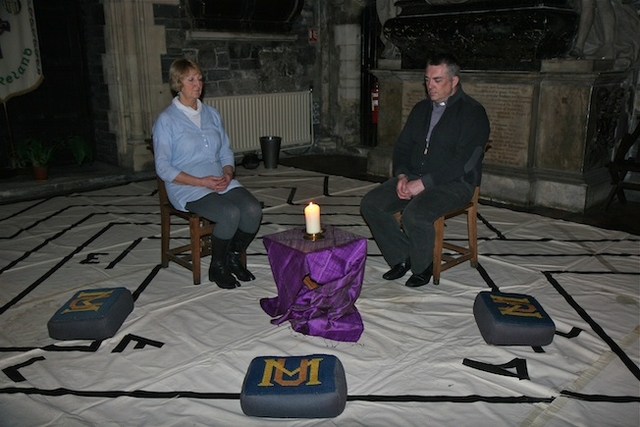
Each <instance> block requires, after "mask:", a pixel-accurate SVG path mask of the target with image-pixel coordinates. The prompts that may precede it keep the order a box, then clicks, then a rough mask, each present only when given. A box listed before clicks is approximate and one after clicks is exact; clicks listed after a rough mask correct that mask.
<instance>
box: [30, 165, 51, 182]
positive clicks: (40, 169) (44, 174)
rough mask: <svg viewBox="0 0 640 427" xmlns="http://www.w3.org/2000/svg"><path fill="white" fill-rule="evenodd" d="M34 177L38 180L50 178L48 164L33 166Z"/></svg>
mask: <svg viewBox="0 0 640 427" xmlns="http://www.w3.org/2000/svg"><path fill="white" fill-rule="evenodd" d="M32 170H33V178H34V179H35V180H36V181H46V180H47V179H49V168H48V167H47V166H33V168H32Z"/></svg>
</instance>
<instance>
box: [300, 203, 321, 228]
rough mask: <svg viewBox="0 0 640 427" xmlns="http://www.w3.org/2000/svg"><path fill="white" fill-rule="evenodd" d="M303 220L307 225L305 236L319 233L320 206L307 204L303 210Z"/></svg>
mask: <svg viewBox="0 0 640 427" xmlns="http://www.w3.org/2000/svg"><path fill="white" fill-rule="evenodd" d="M304 220H305V222H306V224H307V234H317V233H319V232H320V231H321V228H320V206H318V205H315V204H313V202H311V203H309V204H308V205H307V207H306V208H304Z"/></svg>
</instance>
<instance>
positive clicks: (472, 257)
mask: <svg viewBox="0 0 640 427" xmlns="http://www.w3.org/2000/svg"><path fill="white" fill-rule="evenodd" d="M479 196H480V187H476V189H475V191H474V192H473V197H472V198H471V201H470V202H469V203H468V204H467V205H466V206H463V207H461V208H459V209H456V210H454V211H451V212H448V213H446V214H445V215H443V216H441V217H440V218H438V219H437V220H435V222H434V223H433V225H434V227H435V229H436V239H435V242H434V245H433V284H434V285H438V284H439V283H440V273H442V272H443V271H445V270H448V269H450V268H451V267H454V266H456V265H458V264H461V263H463V262H465V261H470V262H471V267H473V268H476V267H478V224H477V218H478V197H479ZM458 215H466V216H467V239H468V241H469V245H468V247H464V246H460V245H455V244H453V243H450V242H446V241H445V240H444V227H445V221H446V220H447V219H449V218H453V217H455V216H458ZM445 249H447V250H448V251H451V253H445V251H444V250H445Z"/></svg>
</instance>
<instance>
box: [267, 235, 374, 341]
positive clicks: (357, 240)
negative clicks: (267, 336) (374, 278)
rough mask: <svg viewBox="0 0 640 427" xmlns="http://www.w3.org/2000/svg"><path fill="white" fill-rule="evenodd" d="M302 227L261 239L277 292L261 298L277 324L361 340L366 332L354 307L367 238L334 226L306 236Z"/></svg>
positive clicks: (362, 268)
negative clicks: (319, 236) (317, 235)
mask: <svg viewBox="0 0 640 427" xmlns="http://www.w3.org/2000/svg"><path fill="white" fill-rule="evenodd" d="M304 236H305V231H304V229H302V228H295V229H291V230H286V231H282V232H279V233H275V234H270V235H266V236H264V237H263V243H264V245H265V247H266V248H267V255H268V257H269V264H270V265H271V271H272V273H273V277H274V279H275V282H276V287H277V291H278V295H277V296H276V297H273V298H263V299H261V300H260V306H261V307H262V309H263V310H264V311H265V312H266V313H267V314H269V315H270V316H271V317H273V318H274V319H272V320H271V323H273V324H276V325H279V324H281V323H282V322H285V321H287V320H288V321H289V322H290V323H291V326H292V328H293V330H295V331H296V332H299V333H302V334H304V335H312V336H320V337H324V338H329V339H332V340H336V341H349V342H355V341H358V339H359V338H360V335H362V331H363V330H364V327H363V324H362V318H361V317H360V313H358V310H357V309H356V307H355V302H356V299H357V298H358V296H359V295H360V290H361V288H362V280H363V278H364V266H365V262H366V259H367V240H366V239H365V238H364V237H362V236H358V235H356V234H353V233H350V232H348V231H344V230H341V229H340V228H337V227H334V226H325V232H324V238H323V239H318V240H315V241H314V240H307V239H305V238H304Z"/></svg>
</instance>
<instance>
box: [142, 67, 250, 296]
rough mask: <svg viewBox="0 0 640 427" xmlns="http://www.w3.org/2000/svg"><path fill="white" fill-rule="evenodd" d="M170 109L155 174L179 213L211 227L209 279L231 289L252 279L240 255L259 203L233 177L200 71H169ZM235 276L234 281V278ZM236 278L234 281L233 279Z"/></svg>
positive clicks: (156, 143) (156, 140) (157, 141)
mask: <svg viewBox="0 0 640 427" xmlns="http://www.w3.org/2000/svg"><path fill="white" fill-rule="evenodd" d="M169 82H170V85H171V90H172V91H173V92H175V93H177V96H176V97H175V98H173V101H172V102H171V105H169V106H168V107H167V108H166V109H165V110H164V111H162V112H161V113H160V115H159V116H158V118H157V120H156V122H155V123H154V125H153V149H154V157H155V166H156V173H157V174H158V176H159V177H160V178H161V179H162V180H163V181H164V182H165V185H166V188H167V195H168V196H169V200H170V201H171V203H172V204H173V206H174V207H175V208H177V209H180V210H183V211H188V212H193V213H195V214H198V215H200V216H202V217H204V218H207V219H208V220H210V221H212V222H214V223H215V224H216V226H215V227H214V230H213V233H212V235H211V251H212V254H211V266H210V267H209V280H210V281H212V282H215V283H216V284H217V285H218V286H219V287H221V288H225V289H232V288H235V287H238V286H240V283H239V282H238V280H240V281H244V282H247V281H250V280H254V279H255V276H254V275H253V274H252V273H251V272H250V271H249V270H247V269H246V267H245V266H244V265H243V264H242V262H241V260H240V254H241V253H242V252H243V251H244V250H245V249H246V248H247V247H248V246H249V244H250V243H251V241H252V240H253V238H254V237H255V235H256V233H257V232H258V228H259V227H260V222H261V221H262V208H261V206H260V202H259V201H258V200H257V199H256V198H255V197H254V196H253V195H252V194H251V193H250V192H249V191H248V190H247V189H246V188H244V187H243V186H242V185H241V184H240V183H239V182H238V181H236V180H235V179H234V178H233V172H234V169H235V160H234V154H233V151H231V147H230V144H229V137H228V135H227V133H226V131H225V130H224V127H223V125H222V119H221V117H220V113H218V111H217V110H216V109H215V108H213V107H211V106H208V105H206V104H203V103H202V102H201V101H200V95H201V94H202V87H203V82H202V69H201V68H200V66H199V65H198V64H197V63H195V62H194V61H191V60H189V59H178V60H176V61H174V62H173V64H171V67H170V69H169ZM234 275H235V277H234ZM236 278H237V280H236Z"/></svg>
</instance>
